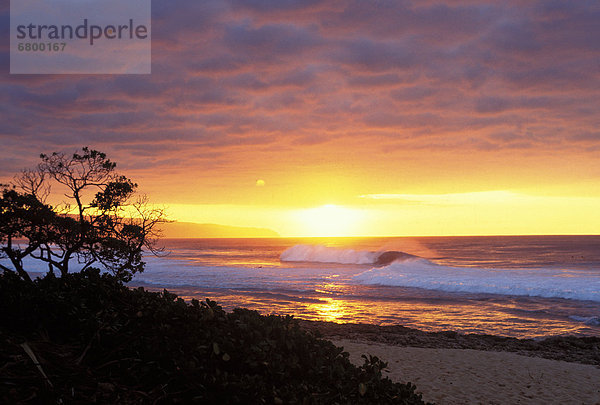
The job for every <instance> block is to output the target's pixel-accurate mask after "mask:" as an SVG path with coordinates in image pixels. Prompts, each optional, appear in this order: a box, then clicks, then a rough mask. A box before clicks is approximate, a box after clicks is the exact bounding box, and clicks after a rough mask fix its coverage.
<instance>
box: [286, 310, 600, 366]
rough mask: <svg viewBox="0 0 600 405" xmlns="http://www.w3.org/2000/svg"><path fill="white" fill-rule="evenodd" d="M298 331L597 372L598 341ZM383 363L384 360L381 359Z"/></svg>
mask: <svg viewBox="0 0 600 405" xmlns="http://www.w3.org/2000/svg"><path fill="white" fill-rule="evenodd" d="M296 321H297V322H298V323H299V325H300V327H301V328H302V329H305V330H308V331H311V332H313V333H318V334H320V335H321V336H322V337H323V338H325V339H328V340H332V341H339V340H349V341H358V342H364V343H365V344H383V345H386V346H389V347H413V348H427V349H468V350H477V351H485V352H507V353H512V354H517V355H521V356H527V357H539V358H544V359H548V360H556V361H564V362H570V363H580V364H587V365H593V366H595V367H596V368H598V369H600V337H576V336H549V337H546V338H543V339H519V338H513V337H504V336H496V335H482V334H461V333H458V332H454V331H442V332H424V331H421V330H418V329H412V328H407V327H405V326H400V325H395V326H379V325H372V324H355V323H345V324H338V323H334V322H325V321H309V320H303V319H296ZM384 360H385V359H384Z"/></svg>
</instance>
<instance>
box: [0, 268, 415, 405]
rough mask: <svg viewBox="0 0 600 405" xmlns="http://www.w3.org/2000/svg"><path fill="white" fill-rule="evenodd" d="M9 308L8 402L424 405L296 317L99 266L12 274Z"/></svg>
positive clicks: (1, 316) (4, 346)
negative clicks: (133, 283)
mask: <svg viewBox="0 0 600 405" xmlns="http://www.w3.org/2000/svg"><path fill="white" fill-rule="evenodd" d="M0 308H1V310H0V326H1V329H0V403H7V404H8V403H40V404H68V403H82V404H83V403H86V404H87V403H110V404H117V403H118V404H133V403H143V404H146V403H147V404H155V403H165V404H168V403H201V404H294V403H296V404H335V403H338V404H388V403H394V404H420V403H422V401H421V398H420V396H419V395H416V394H415V387H414V386H413V385H411V384H410V383H408V384H399V383H393V382H392V381H390V380H389V379H387V378H383V377H382V374H381V370H382V369H383V368H384V367H385V363H383V362H382V361H381V360H379V359H378V358H376V357H370V358H365V362H364V365H363V366H361V367H355V366H353V365H352V364H351V363H350V362H349V360H348V354H347V353H344V352H343V351H342V349H340V348H337V347H335V346H334V345H333V344H332V343H331V342H329V341H326V340H322V339H319V338H317V337H316V336H315V334H313V333H312V332H309V331H305V330H302V329H300V327H299V326H298V323H297V322H296V321H295V320H294V319H292V318H291V317H279V316H261V315H259V314H258V313H257V312H254V311H249V310H244V309H237V310H235V311H233V312H232V313H226V312H224V311H223V310H222V309H221V308H220V307H219V306H218V305H217V304H216V303H215V302H213V301H210V300H206V302H198V301H196V300H194V301H192V303H191V304H186V303H185V302H184V301H183V300H181V299H178V298H177V297H176V296H175V295H174V294H170V293H168V292H167V291H164V292H163V293H152V292H148V291H145V290H143V289H141V288H139V289H133V290H132V289H129V288H127V287H126V286H124V285H123V284H122V282H121V281H120V280H119V279H118V278H117V277H115V276H112V275H109V274H101V273H100V272H99V271H98V270H97V269H93V268H89V269H87V270H84V271H83V272H82V273H74V274H65V275H63V276H62V277H55V276H54V275H53V274H51V273H50V274H48V275H46V277H44V278H42V279H37V280H34V281H33V282H28V281H26V280H24V279H22V278H20V277H19V276H18V275H17V274H16V273H14V272H4V274H2V275H0Z"/></svg>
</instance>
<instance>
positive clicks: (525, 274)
mask: <svg viewBox="0 0 600 405" xmlns="http://www.w3.org/2000/svg"><path fill="white" fill-rule="evenodd" d="M353 280H354V281H355V282H357V283H360V284H367V285H386V286H399V287H416V288H424V289H428V290H438V291H447V292H460V293H485V294H502V295H521V296H536V297H545V298H567V299H578V300H589V301H600V279H598V277H594V276H592V275H589V276H587V275H585V274H580V275H578V276H576V277H573V274H572V272H569V271H564V270H562V269H553V268H528V269H487V268H480V267H451V266H442V265H438V264H435V263H432V262H430V261H428V260H426V259H419V258H417V259H414V260H405V261H402V262H394V263H392V264H390V265H388V266H384V267H375V268H372V269H370V270H367V271H364V272H362V273H360V274H357V275H355V276H354V277H353Z"/></svg>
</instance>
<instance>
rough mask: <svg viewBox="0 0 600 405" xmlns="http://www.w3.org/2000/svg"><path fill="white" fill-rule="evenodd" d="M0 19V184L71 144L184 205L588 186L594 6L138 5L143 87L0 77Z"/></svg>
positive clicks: (594, 129) (594, 115)
mask: <svg viewBox="0 0 600 405" xmlns="http://www.w3.org/2000/svg"><path fill="white" fill-rule="evenodd" d="M1 12H2V15H1V16H0V19H1V21H0V22H1V26H2V34H3V35H2V37H3V38H4V40H3V42H2V44H1V46H2V48H1V58H0V63H2V66H3V72H5V73H4V74H3V75H2V76H1V77H0V87H1V91H0V98H2V104H1V107H0V108H1V109H2V127H1V129H0V131H1V132H0V139H1V140H2V144H3V147H2V148H3V151H2V152H1V153H0V178H6V177H8V176H10V175H12V173H14V172H15V171H17V170H19V169H20V168H22V167H25V166H28V165H31V164H32V163H33V162H34V161H35V158H36V156H37V154H38V153H39V152H41V151H45V152H48V151H53V150H72V149H74V148H76V147H79V146H82V145H90V146H92V147H94V148H97V149H100V150H104V151H107V152H109V153H110V156H112V157H114V159H115V160H116V161H118V162H119V164H120V167H121V168H122V169H123V170H125V171H126V172H127V173H128V174H130V175H131V176H132V177H136V178H142V179H146V182H147V183H148V184H153V185H154V187H155V188H156V189H155V190H154V191H155V192H159V190H165V189H168V188H169V187H170V188H171V191H175V192H176V191H177V190H180V189H179V188H178V187H189V184H190V181H191V180H190V178H189V173H191V172H193V173H194V176H193V181H192V184H193V186H194V187H197V188H198V189H202V191H207V190H211V191H210V192H208V193H203V192H201V191H200V190H199V191H198V192H197V193H196V194H194V193H192V194H193V195H194V197H193V198H194V202H199V203H201V202H207V203H219V202H227V201H232V200H234V199H235V198H236V193H235V192H234V191H231V189H234V188H236V187H239V186H241V185H243V184H251V185H254V182H255V181H256V179H258V178H264V177H267V179H266V180H267V182H268V184H269V185H274V186H276V185H278V184H279V185H280V186H281V187H282V189H281V190H284V189H285V187H287V186H286V185H289V184H296V185H299V184H301V183H302V184H303V182H306V180H302V179H304V177H302V175H301V173H306V177H307V178H308V177H310V176H315V175H316V174H317V173H328V174H330V175H332V176H338V177H339V176H343V175H347V176H355V177H357V178H360V179H362V180H360V182H362V183H361V184H362V186H364V187H363V189H362V192H360V193H359V194H368V193H394V192H401V190H396V189H391V187H392V186H393V185H394V184H397V185H398V187H401V186H404V187H406V186H408V185H412V186H414V184H415V183H416V181H415V180H414V179H415V177H417V178H418V179H419V182H420V184H423V183H425V182H427V181H432V179H440V178H444V179H446V180H447V182H448V183H450V182H452V181H454V182H455V183H456V182H461V181H463V182H465V184H464V185H463V186H461V187H462V190H457V191H469V184H471V183H473V182H474V181H475V180H473V181H471V183H469V181H468V180H465V179H470V178H474V177H473V176H475V174H473V171H474V170H477V168H479V169H481V170H480V172H479V173H477V174H476V175H477V176H483V177H482V180H481V182H485V181H488V182H489V181H491V180H492V179H493V180H495V181H498V182H503V181H504V182H509V179H510V178H511V177H514V175H515V173H516V172H517V171H519V170H520V171H521V172H522V173H523V179H526V180H527V181H528V182H529V183H531V184H534V183H535V182H536V181H539V180H540V178H542V177H545V176H546V175H547V174H548V171H550V175H552V173H556V176H558V177H561V176H562V177H564V181H565V182H567V181H569V179H570V177H569V176H574V177H576V178H578V179H581V178H585V179H586V181H591V182H595V183H594V184H598V183H597V181H598V179H599V178H600V165H599V164H598V163H597V159H594V154H597V153H598V151H599V149H600V130H599V129H598V128H600V69H599V66H600V42H599V41H598V38H600V24H598V21H600V4H599V3H598V2H595V1H570V2H564V1H538V2H520V1H507V2H500V1H493V2H487V3H484V2H480V1H468V0H464V1H452V2H441V1H391V0H390V1H385V0H382V1H362V0H355V1H341V0H340V1H335V0H334V1H319V0H313V1H300V0H297V1H294V0H285V1H266V0H251V1H246V0H244V1H242V0H229V1H223V0H206V1H202V2H198V1H193V0H174V1H168V2H155V3H154V4H153V9H152V12H153V19H152V40H153V43H152V56H153V60H152V72H153V73H152V75H125V76H109V75H106V76H102V75H89V76H88V75H75V76H61V75H29V76H28V75H9V74H7V73H6V72H8V64H9V57H8V51H9V50H8V39H7V38H8V21H9V17H8V15H9V10H8V8H7V7H6V6H5V7H4V8H3V9H2V11H1ZM442 161H443V162H442ZM568 162H572V164H571V163H568ZM565 164H568V165H569V167H570V168H571V169H567V170H566V171H565V170H562V169H559V168H560V167H563V166H564V165H565ZM507 167H510V169H506V168H507ZM486 168H489V172H490V173H492V174H490V175H489V177H485V176H486V170H487V169H486ZM505 169H506V175H505V177H503V176H502V172H503V170H505ZM569 170H571V171H572V173H569ZM398 172H402V173H405V174H406V173H410V176H405V177H402V178H396V179H394V173H398ZM299 173H300V174H299ZM269 176H270V177H269ZM385 176H388V177H389V176H391V179H388V180H387V181H383V180H381V178H382V177H385ZM408 177H410V179H411V180H408ZM271 178H273V179H275V181H271ZM452 179H454V180H452ZM523 179H520V181H521V180H523ZM523 181H525V180H523ZM186 184H187V186H186ZM290 187H291V186H290ZM357 187H358V186H357ZM478 187H479V188H481V185H479V186H478ZM150 188H152V186H150ZM475 188H477V187H475ZM353 192H354V190H352V191H349V193H353ZM206 194H210V196H207V195H206ZM182 202H185V201H182Z"/></svg>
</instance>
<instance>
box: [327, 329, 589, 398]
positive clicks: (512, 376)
mask: <svg viewBox="0 0 600 405" xmlns="http://www.w3.org/2000/svg"><path fill="white" fill-rule="evenodd" d="M334 343H335V344H336V345H337V346H342V347H343V348H344V350H345V351H347V352H349V353H350V360H351V361H352V362H353V363H354V364H356V365H360V364H362V361H363V359H362V358H361V356H362V355H363V354H364V355H373V356H377V357H379V358H381V359H383V360H384V361H386V362H387V363H388V368H387V372H384V375H386V376H388V377H389V378H390V379H391V380H393V381H397V382H408V381H410V382H412V383H413V384H415V385H416V386H417V392H418V393H421V394H422V395H423V400H425V401H427V402H434V403H436V404H439V405H443V404H598V403H600V368H598V367H597V366H593V365H588V364H580V363H570V362H566V361H559V360H548V359H543V358H539V357H538V358H536V357H528V356H523V355H519V354H514V353H509V352H492V351H482V350H471V349H432V348H420V347H401V346H393V345H385V344H380V343H373V342H365V341H355V340H335V341H334Z"/></svg>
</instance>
